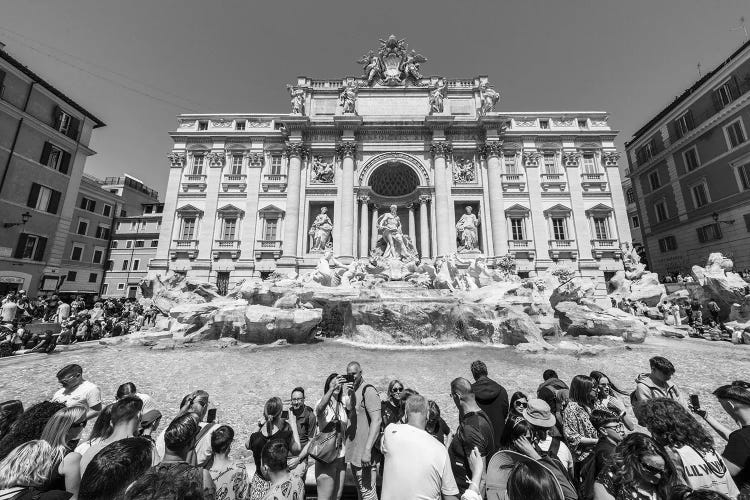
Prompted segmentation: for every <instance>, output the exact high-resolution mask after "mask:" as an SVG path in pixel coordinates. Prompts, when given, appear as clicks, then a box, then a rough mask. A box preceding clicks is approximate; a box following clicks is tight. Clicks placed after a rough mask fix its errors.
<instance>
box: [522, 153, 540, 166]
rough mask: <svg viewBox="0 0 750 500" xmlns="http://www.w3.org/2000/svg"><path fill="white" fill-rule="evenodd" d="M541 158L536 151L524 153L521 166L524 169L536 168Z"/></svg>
mask: <svg viewBox="0 0 750 500" xmlns="http://www.w3.org/2000/svg"><path fill="white" fill-rule="evenodd" d="M541 157H542V155H541V153H537V152H536V151H524V153H523V164H524V166H526V167H538V166H539V159H540V158H541Z"/></svg>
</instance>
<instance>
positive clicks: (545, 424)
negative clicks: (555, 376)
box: [523, 399, 574, 476]
mask: <svg viewBox="0 0 750 500" xmlns="http://www.w3.org/2000/svg"><path fill="white" fill-rule="evenodd" d="M523 418H524V420H526V422H528V423H529V424H531V426H532V427H531V436H532V440H533V444H534V446H536V447H538V448H539V450H541V451H542V452H544V453H546V454H547V455H550V456H551V457H554V458H557V459H558V460H559V461H560V463H562V464H563V465H564V466H565V469H567V470H568V472H570V474H571V476H572V474H573V466H574V463H573V455H572V454H571V452H570V449H568V447H567V446H566V445H565V443H564V442H562V440H561V439H560V438H557V437H553V436H551V435H550V434H549V431H550V429H552V428H554V427H555V424H556V420H555V416H554V415H553V414H552V411H551V409H550V407H549V405H548V404H547V403H546V402H545V401H542V400H541V399H530V400H529V403H528V406H527V407H526V409H525V410H524V411H523Z"/></svg>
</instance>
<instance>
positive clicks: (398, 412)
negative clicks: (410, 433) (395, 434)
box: [380, 380, 404, 429]
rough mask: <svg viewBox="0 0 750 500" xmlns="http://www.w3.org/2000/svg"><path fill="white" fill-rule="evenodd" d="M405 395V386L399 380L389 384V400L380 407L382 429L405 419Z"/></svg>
mask: <svg viewBox="0 0 750 500" xmlns="http://www.w3.org/2000/svg"><path fill="white" fill-rule="evenodd" d="M403 393H404V384H402V383H401V382H400V381H399V380H391V381H390V382H389V383H388V394H386V396H387V399H386V400H385V401H383V402H382V404H381V405H380V416H381V423H380V427H382V429H385V428H386V427H388V425H389V424H393V423H396V422H400V421H401V419H402V418H403V417H404V405H403V401H402V400H401V397H402V396H403Z"/></svg>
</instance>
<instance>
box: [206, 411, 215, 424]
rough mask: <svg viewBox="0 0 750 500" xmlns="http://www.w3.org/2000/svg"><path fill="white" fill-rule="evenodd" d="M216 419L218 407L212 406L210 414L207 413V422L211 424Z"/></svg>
mask: <svg viewBox="0 0 750 500" xmlns="http://www.w3.org/2000/svg"><path fill="white" fill-rule="evenodd" d="M215 421H216V408H210V409H209V410H208V414H207V415H206V422H208V423H209V424H211V423H213V422H215Z"/></svg>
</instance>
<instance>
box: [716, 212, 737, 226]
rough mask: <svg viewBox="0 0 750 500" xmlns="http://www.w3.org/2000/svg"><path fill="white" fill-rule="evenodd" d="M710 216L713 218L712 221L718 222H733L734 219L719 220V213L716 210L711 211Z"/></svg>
mask: <svg viewBox="0 0 750 500" xmlns="http://www.w3.org/2000/svg"><path fill="white" fill-rule="evenodd" d="M711 217H712V218H713V219H714V222H716V223H718V224H734V219H729V220H719V214H717V213H716V212H714V213H712V214H711Z"/></svg>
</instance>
